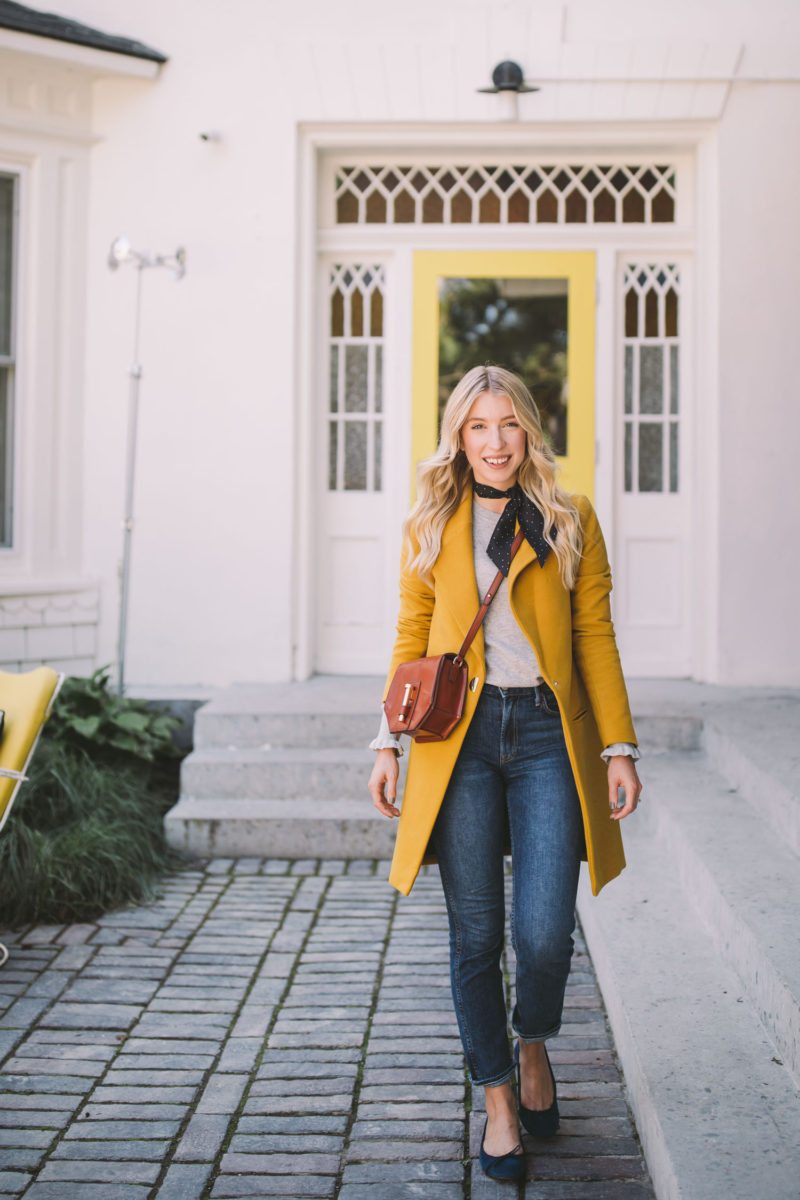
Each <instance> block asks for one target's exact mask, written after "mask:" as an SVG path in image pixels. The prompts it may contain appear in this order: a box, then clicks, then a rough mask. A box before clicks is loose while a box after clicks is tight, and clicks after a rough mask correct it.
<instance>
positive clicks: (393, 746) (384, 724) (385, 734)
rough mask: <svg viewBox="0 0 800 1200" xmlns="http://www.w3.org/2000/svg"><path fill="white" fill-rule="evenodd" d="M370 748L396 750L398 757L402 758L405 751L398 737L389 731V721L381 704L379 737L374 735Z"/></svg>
mask: <svg viewBox="0 0 800 1200" xmlns="http://www.w3.org/2000/svg"><path fill="white" fill-rule="evenodd" d="M369 748H370V750H386V749H389V750H396V751H397V757H398V758H400V757H402V755H403V754H404V753H405V751H404V750H403V747H402V745H401V744H400V741H399V739H398V738H396V737H395V736H394V734H393V733H391V732H390V731H389V722H388V720H387V719H386V712H385V711H384V709H383V706H381V727H380V729H379V730H378V735H377V737H374V738H373V739H372V741H371V742H370V744H369Z"/></svg>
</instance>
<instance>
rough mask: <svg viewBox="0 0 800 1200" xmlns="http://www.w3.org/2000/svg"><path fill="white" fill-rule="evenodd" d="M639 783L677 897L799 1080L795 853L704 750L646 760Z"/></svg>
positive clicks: (798, 867)
mask: <svg viewBox="0 0 800 1200" xmlns="http://www.w3.org/2000/svg"><path fill="white" fill-rule="evenodd" d="M648 791H649V795H650V799H651V801H652V802H653V809H652V813H651V816H652V818H653V821H654V826H655V833H656V835H657V837H658V839H659V843H660V845H661V846H662V848H663V849H665V850H667V851H671V855H670V857H671V859H672V861H673V862H674V863H675V867H676V871H677V874H678V875H679V877H680V879H681V881H682V886H683V894H684V897H687V898H688V899H689V901H690V903H691V904H692V905H693V906H694V910H695V912H696V913H697V915H698V917H699V919H700V920H701V921H702V922H703V923H704V925H705V927H706V929H707V931H708V932H709V935H710V936H711V938H712V941H713V942H714V945H715V947H716V951H717V953H718V954H719V955H720V956H721V958H723V959H724V960H725V962H726V963H727V964H728V966H729V967H731V968H732V969H733V970H734V971H735V973H736V975H737V977H738V978H739V979H740V981H741V984H742V986H743V987H744V988H745V989H746V991H747V994H748V997H749V999H750V1002H751V1003H752V1004H753V1005H754V1007H755V1008H756V1011H757V1013H758V1015H759V1018H760V1020H761V1021H762V1023H763V1024H764V1025H765V1026H766V1028H767V1029H768V1031H769V1033H770V1036H771V1037H772V1038H773V1040H774V1041H775V1043H776V1045H777V1047H778V1049H779V1051H780V1053H781V1055H782V1056H783V1059H784V1062H785V1064H786V1067H787V1070H789V1071H790V1072H791V1073H792V1075H793V1077H794V1079H795V1081H796V1082H797V1084H798V1085H799V1086H800V955H799V954H798V950H797V934H796V930H797V917H798V910H799V909H800V902H799V889H798V879H800V860H799V859H798V858H797V856H796V854H795V853H794V851H793V849H792V848H791V847H790V846H787V845H786V844H785V843H783V842H781V841H780V840H779V838H778V837H777V836H776V834H775V832H774V830H773V829H772V827H771V826H770V825H769V824H768V823H766V822H765V821H764V820H763V819H762V818H760V817H759V814H758V813H757V811H756V809H755V808H754V807H753V805H752V803H751V802H750V801H749V800H748V799H747V798H746V797H745V796H743V795H742V794H741V793H739V792H737V791H736V789H733V788H730V787H728V786H726V784H725V782H724V780H722V779H721V778H720V776H719V775H718V773H717V772H716V771H715V770H714V769H713V768H712V767H710V766H708V765H707V762H706V760H705V757H704V756H703V755H699V756H697V760H696V761H695V760H693V759H692V758H691V757H687V758H686V759H684V760H682V761H678V762H672V763H669V764H667V763H662V764H657V765H654V767H653V771H652V775H651V779H650V781H649V783H648ZM698 801H699V803H698Z"/></svg>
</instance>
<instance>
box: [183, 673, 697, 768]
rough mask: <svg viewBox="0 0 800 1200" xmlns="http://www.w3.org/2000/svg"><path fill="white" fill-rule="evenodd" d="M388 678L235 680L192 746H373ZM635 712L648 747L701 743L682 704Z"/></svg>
mask: <svg viewBox="0 0 800 1200" xmlns="http://www.w3.org/2000/svg"><path fill="white" fill-rule="evenodd" d="M383 682H384V680H383V678H381V677H378V676H353V677H346V678H343V677H337V676H324V675H323V676H313V677H312V678H311V679H309V680H305V681H304V682H302V683H275V684H249V685H245V684H235V685H233V686H232V687H229V688H224V689H222V690H221V691H220V692H219V693H218V694H217V695H216V696H215V697H214V699H213V700H211V701H210V702H209V703H207V704H205V705H204V706H203V707H202V708H200V709H199V710H198V712H197V714H196V716H195V720H194V745H195V748H196V749H198V750H206V749H208V750H211V749H220V750H225V749H233V748H241V749H263V750H269V749H276V748H279V747H297V748H306V747H318V748H330V749H336V748H339V747H342V746H349V747H354V748H355V747H360V746H363V747H368V745H369V743H370V742H371V741H372V739H373V738H374V737H375V735H376V733H377V732H378V727H379V725H380V719H381V705H380V698H381V689H382V687H383ZM635 719H636V728H637V732H638V734H639V737H640V739H641V744H642V752H643V753H653V752H656V753H659V752H663V751H669V750H692V749H697V748H698V746H699V744H700V737H701V731H702V722H701V721H700V720H699V719H698V717H697V716H696V715H693V714H692V713H690V712H688V711H684V710H682V709H681V707H680V706H676V708H675V709H674V710H673V711H670V712H664V713H662V712H661V711H660V710H659V707H658V702H657V701H650V700H649V699H648V700H646V701H645V702H644V703H643V704H642V705H640V706H638V707H636V711H635Z"/></svg>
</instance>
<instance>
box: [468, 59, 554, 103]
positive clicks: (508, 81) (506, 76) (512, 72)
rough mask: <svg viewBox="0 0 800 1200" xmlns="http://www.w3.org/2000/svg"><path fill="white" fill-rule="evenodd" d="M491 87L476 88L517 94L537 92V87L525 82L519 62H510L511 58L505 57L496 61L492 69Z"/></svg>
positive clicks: (480, 90)
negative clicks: (503, 59) (498, 61)
mask: <svg viewBox="0 0 800 1200" xmlns="http://www.w3.org/2000/svg"><path fill="white" fill-rule="evenodd" d="M492 84H493V85H494V86H493V87H485V88H477V89H476V91H479V92H516V93H517V95H519V94H520V93H521V92H538V91H539V90H540V89H539V88H538V87H528V85H527V84H526V83H525V76H524V75H523V74H522V67H521V66H520V65H519V63H515V62H512V61H511V59H506V60H505V61H504V62H501V63H498V64H497V66H496V67H495V69H494V70H493V71H492Z"/></svg>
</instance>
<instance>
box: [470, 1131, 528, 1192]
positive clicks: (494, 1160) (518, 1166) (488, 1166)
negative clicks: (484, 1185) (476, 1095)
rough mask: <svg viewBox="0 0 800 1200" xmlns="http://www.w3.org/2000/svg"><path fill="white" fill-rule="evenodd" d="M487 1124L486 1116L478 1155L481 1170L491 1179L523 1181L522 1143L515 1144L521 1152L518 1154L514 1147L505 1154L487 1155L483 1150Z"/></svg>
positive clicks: (523, 1154)
mask: <svg viewBox="0 0 800 1200" xmlns="http://www.w3.org/2000/svg"><path fill="white" fill-rule="evenodd" d="M488 1124H489V1117H488V1116H487V1117H486V1120H485V1121H484V1123H483V1134H482V1135H481V1153H480V1161H481V1168H482V1169H483V1172H484V1174H485V1175H488V1176H489V1177H490V1178H491V1179H513V1180H518V1179H524V1178H525V1151H524V1150H523V1149H522V1143H521V1142H517V1146H519V1148H520V1151H521V1153H520V1154H518V1153H517V1148H516V1146H515V1147H514V1149H513V1150H509V1151H508V1152H507V1153H506V1154H488V1153H487V1152H486V1150H484V1148H483V1145H484V1142H485V1141H486V1126H487V1125H488Z"/></svg>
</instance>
